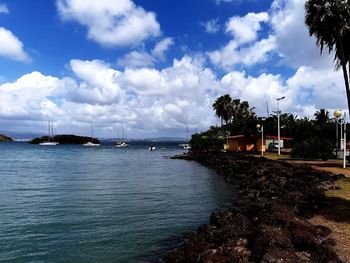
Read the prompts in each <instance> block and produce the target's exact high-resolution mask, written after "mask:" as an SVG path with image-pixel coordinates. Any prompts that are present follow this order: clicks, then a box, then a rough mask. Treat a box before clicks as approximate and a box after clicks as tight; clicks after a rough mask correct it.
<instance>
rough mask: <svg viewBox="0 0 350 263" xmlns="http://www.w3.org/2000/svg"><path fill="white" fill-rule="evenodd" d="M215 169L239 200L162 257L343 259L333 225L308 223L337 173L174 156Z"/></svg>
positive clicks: (212, 155) (211, 156)
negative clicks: (227, 182) (332, 233)
mask: <svg viewBox="0 0 350 263" xmlns="http://www.w3.org/2000/svg"><path fill="white" fill-rule="evenodd" d="M174 158H180V159H185V160H195V161H197V162H199V163H201V164H202V165H204V166H207V167H209V168H212V169H214V170H215V171H216V172H217V173H218V174H219V175H221V176H224V177H225V178H226V180H227V181H229V182H231V183H233V184H235V185H237V186H238V189H239V192H238V200H239V201H238V203H237V204H236V206H235V207H234V208H232V209H230V210H226V211H220V210H216V211H214V212H213V213H212V215H211V216H210V223H209V224H206V225H202V226H200V227H199V228H198V230H197V232H196V233H193V234H188V235H187V236H186V237H184V239H183V242H182V243H181V244H180V245H179V246H178V247H177V248H175V249H174V250H173V251H171V252H169V253H168V254H167V255H166V256H165V258H163V259H162V260H161V262H242V263H243V262H299V263H302V262H320V263H321V262H322V263H323V262H342V261H341V260H340V259H339V258H338V256H337V254H336V253H335V252H334V249H333V246H334V245H335V241H334V240H333V239H332V238H330V237H329V235H330V234H331V230H330V229H329V228H327V227H324V226H318V225H312V224H310V223H309V222H308V220H307V219H309V218H311V217H312V216H313V215H314V213H315V212H316V211H317V209H318V208H319V207H320V206H323V205H326V198H325V194H324V193H325V191H326V190H327V189H329V188H332V187H334V184H333V183H334V181H335V180H337V179H339V178H340V177H341V175H334V174H331V173H328V172H323V171H317V170H314V169H312V168H311V167H309V166H304V165H294V164H289V163H287V162H283V161H272V160H268V159H266V158H256V157H253V156H244V155H241V154H229V153H223V152H216V151H196V152H194V151H193V152H190V153H188V154H186V155H181V156H177V157H174Z"/></svg>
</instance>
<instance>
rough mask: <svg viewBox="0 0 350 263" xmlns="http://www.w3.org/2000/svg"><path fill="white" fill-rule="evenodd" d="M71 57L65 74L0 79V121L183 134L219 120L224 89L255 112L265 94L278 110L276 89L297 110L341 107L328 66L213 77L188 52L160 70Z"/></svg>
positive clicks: (335, 75) (84, 130) (100, 131)
mask: <svg viewBox="0 0 350 263" xmlns="http://www.w3.org/2000/svg"><path fill="white" fill-rule="evenodd" d="M69 65H70V68H71V73H72V74H71V75H70V76H69V77H63V78H61V79H60V78H56V77H52V76H45V75H43V74H41V73H39V72H32V73H30V74H26V75H24V76H22V77H20V78H19V79H18V80H17V81H15V82H13V83H6V84H2V85H0V94H1V97H2V98H3V100H2V103H1V104H0V122H3V121H4V120H9V119H12V120H13V121H12V122H13V123H15V124H14V125H19V124H18V123H17V122H16V121H15V120H21V121H20V123H23V121H22V120H27V122H29V121H30V122H31V124H30V125H31V126H32V127H39V128H40V129H39V128H38V129H39V131H42V132H44V131H45V130H46V122H44V120H46V119H48V118H50V119H54V120H55V121H56V123H55V127H56V129H57V131H58V132H59V133H72V132H74V133H78V134H86V135H88V134H89V123H90V121H91V119H93V120H94V124H95V127H96V128H95V133H96V134H97V135H99V136H109V137H110V136H113V134H112V132H111V130H112V127H114V128H115V130H117V129H118V128H120V127H121V125H124V127H125V129H126V130H127V133H128V134H129V136H130V137H147V136H149V137H152V136H157V135H159V134H161V133H162V132H164V134H165V132H168V134H169V133H170V134H174V133H178V134H180V135H182V134H184V130H185V127H186V125H189V126H190V127H191V128H192V129H194V127H198V128H199V130H203V129H207V128H208V127H209V126H210V125H212V124H215V123H218V122H217V120H216V118H215V117H214V113H213V110H212V106H211V105H212V103H213V102H214V100H215V99H216V98H217V97H218V96H220V95H223V94H226V93H229V94H230V95H231V97H233V98H240V99H242V100H248V101H249V103H250V105H251V107H253V106H255V107H256V110H257V113H258V116H265V115H266V101H268V103H269V107H270V112H272V111H273V110H276V101H275V98H276V97H279V96H286V99H285V100H283V102H281V104H280V107H281V110H282V111H283V112H291V113H294V114H298V115H299V116H310V115H312V114H313V113H314V112H310V110H312V111H313V110H314V109H319V108H321V107H322V108H324V107H326V108H328V109H332V108H333V109H334V108H345V107H346V103H345V100H344V99H343V98H344V96H345V92H344V87H343V86H344V85H343V83H342V77H341V73H340V72H334V71H333V70H332V69H323V70H321V71H320V70H315V69H313V68H310V67H302V68H300V69H298V70H297V71H296V73H295V74H294V75H293V76H291V77H290V78H289V79H287V80H284V79H283V77H282V76H280V75H273V74H266V73H263V74H261V75H259V76H257V77H253V76H250V75H248V74H246V73H245V72H240V71H231V72H229V73H227V74H226V75H225V76H223V77H222V78H221V79H218V78H217V77H216V76H215V74H214V73H213V72H212V70H211V69H209V68H206V67H205V66H204V65H203V61H202V60H201V59H195V58H191V57H189V56H184V57H183V58H182V59H180V60H176V59H175V60H174V61H173V64H172V65H171V66H169V67H167V68H164V69H162V70H157V69H154V68H126V69H125V70H124V71H118V70H116V69H114V68H113V67H111V66H110V65H109V64H107V63H105V62H103V61H100V60H91V61H83V60H72V61H71V62H70V64H69ZM315 76H316V77H315ZM341 101H342V102H343V103H340V102H341ZM44 116H45V117H44ZM27 122H26V125H29V124H28V123H27ZM23 125H24V124H23ZM26 129H28V128H26ZM32 129H34V128H32Z"/></svg>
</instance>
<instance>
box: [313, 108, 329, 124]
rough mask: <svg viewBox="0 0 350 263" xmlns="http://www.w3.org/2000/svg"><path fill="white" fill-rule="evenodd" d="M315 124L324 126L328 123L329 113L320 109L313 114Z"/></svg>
mask: <svg viewBox="0 0 350 263" xmlns="http://www.w3.org/2000/svg"><path fill="white" fill-rule="evenodd" d="M314 116H315V119H316V123H318V124H326V123H327V122H329V111H328V110H325V109H320V110H319V111H316V112H315V114H314Z"/></svg>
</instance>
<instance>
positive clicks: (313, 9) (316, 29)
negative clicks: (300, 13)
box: [305, 0, 350, 111]
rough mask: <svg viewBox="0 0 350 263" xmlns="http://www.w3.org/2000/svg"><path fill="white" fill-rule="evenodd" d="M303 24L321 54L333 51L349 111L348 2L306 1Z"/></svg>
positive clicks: (338, 0) (349, 17)
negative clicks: (340, 70)
mask: <svg viewBox="0 0 350 263" xmlns="http://www.w3.org/2000/svg"><path fill="white" fill-rule="evenodd" d="M305 11H306V15H305V23H306V25H307V26H308V28H309V33H310V36H312V35H314V36H315V37H316V45H317V46H318V47H319V48H320V51H321V53H322V51H323V48H324V47H327V48H328V52H329V53H330V52H332V51H335V57H334V60H335V62H336V69H337V70H338V69H340V68H342V70H343V76H344V83H345V90H346V95H347V99H348V108H349V111H350V87H349V75H350V66H349V68H348V69H347V64H348V63H349V61H350V0H308V1H307V2H306V4H305Z"/></svg>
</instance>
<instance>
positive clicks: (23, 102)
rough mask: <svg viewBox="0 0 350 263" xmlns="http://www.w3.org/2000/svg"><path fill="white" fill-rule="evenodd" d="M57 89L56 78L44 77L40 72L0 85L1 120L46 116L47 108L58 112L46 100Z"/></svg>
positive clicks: (57, 80)
mask: <svg viewBox="0 0 350 263" xmlns="http://www.w3.org/2000/svg"><path fill="white" fill-rule="evenodd" d="M58 87H59V79H58V78H55V77H50V76H44V75H42V74H41V73H40V72H32V73H30V74H26V75H23V76H22V77H20V78H19V79H18V80H17V81H15V82H13V83H5V84H2V85H0V94H1V98H2V103H1V106H0V115H1V118H5V119H6V118H11V119H18V120H32V119H39V118H42V115H44V114H45V115H48V114H49V112H48V111H47V109H46V107H47V106H50V107H51V110H52V111H56V110H58V109H57V106H54V104H53V102H52V101H50V100H49V99H48V97H49V96H55V93H56V90H57V88H58Z"/></svg>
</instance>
